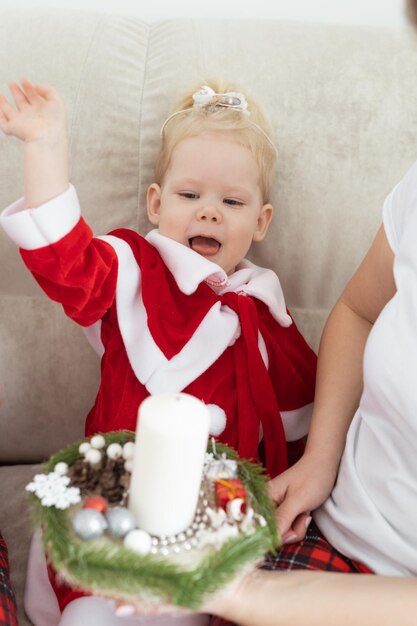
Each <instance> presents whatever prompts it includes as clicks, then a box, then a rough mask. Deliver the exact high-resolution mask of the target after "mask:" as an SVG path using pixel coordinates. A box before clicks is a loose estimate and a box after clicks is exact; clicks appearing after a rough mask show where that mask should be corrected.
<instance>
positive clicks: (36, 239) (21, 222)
mask: <svg viewBox="0 0 417 626" xmlns="http://www.w3.org/2000/svg"><path fill="white" fill-rule="evenodd" d="M80 216H81V211H80V205H79V202H78V197H77V192H76V191H75V189H74V187H73V186H72V185H70V186H69V187H68V189H67V191H65V192H64V193H62V194H61V195H60V196H57V197H56V198H53V199H52V200H49V201H48V202H45V204H41V205H40V206H39V207H37V208H36V209H25V207H24V204H23V198H21V199H20V200H17V201H16V202H14V203H13V204H11V205H10V206H8V207H7V208H6V209H5V210H4V211H3V212H2V213H1V215H0V225H1V226H2V227H3V229H4V230H5V231H6V233H7V235H8V236H9V237H10V239H12V240H13V241H14V242H15V243H16V244H17V245H18V246H19V248H23V249H24V250H37V249H38V248H44V247H45V246H49V245H51V244H52V243H56V242H57V241H59V240H60V239H62V238H63V237H65V235H68V233H70V232H71V230H72V229H73V228H74V227H75V226H76V224H77V223H78V221H79V219H80Z"/></svg>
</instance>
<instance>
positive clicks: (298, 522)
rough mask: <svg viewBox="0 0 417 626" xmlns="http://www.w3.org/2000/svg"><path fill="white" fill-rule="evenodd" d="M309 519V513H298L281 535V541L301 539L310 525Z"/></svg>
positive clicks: (287, 541) (286, 542) (295, 541)
mask: <svg viewBox="0 0 417 626" xmlns="http://www.w3.org/2000/svg"><path fill="white" fill-rule="evenodd" d="M311 519H312V518H311V515H310V513H301V514H300V515H298V516H297V517H296V519H295V520H294V522H293V523H292V525H291V527H290V528H289V529H288V530H287V532H286V533H284V534H283V535H281V541H282V543H283V544H288V543H298V542H299V541H302V540H303V539H304V537H305V534H306V532H307V528H308V527H309V525H310V522H311Z"/></svg>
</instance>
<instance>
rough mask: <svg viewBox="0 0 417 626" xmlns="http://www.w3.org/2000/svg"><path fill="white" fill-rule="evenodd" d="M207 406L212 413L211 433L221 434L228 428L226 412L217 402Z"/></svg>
mask: <svg viewBox="0 0 417 626" xmlns="http://www.w3.org/2000/svg"><path fill="white" fill-rule="evenodd" d="M206 406H207V408H208V410H209V413H210V435H214V436H217V435H220V433H222V432H223V431H224V429H225V428H226V413H225V412H224V411H223V409H222V408H221V407H219V406H218V405H217V404H207V405H206Z"/></svg>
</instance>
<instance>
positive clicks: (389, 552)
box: [205, 0, 417, 626]
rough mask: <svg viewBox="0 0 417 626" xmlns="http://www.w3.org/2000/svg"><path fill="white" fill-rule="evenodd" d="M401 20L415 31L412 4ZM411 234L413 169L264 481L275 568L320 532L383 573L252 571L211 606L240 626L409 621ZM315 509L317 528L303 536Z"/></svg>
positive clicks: (415, 587)
mask: <svg viewBox="0 0 417 626" xmlns="http://www.w3.org/2000/svg"><path fill="white" fill-rule="evenodd" d="M407 13H408V15H409V18H410V20H411V22H412V23H413V24H414V26H417V0H408V2H407ZM416 233H417V163H416V164H415V165H413V166H412V167H411V169H410V170H409V171H408V173H407V174H406V175H405V177H404V178H403V180H402V181H401V182H400V183H399V184H398V185H397V186H396V187H395V188H394V190H393V191H392V192H391V193H390V194H389V196H388V197H387V199H386V201H385V203H384V208H383V223H382V225H381V227H380V228H379V230H378V233H377V235H376V237H375V240H374V241H373V243H372V245H371V247H370V249H369V251H368V253H367V254H366V256H365V258H364V260H363V262H362V263H361V265H360V267H359V268H358V270H357V271H356V273H355V274H354V276H353V277H352V279H351V280H350V281H349V283H348V284H347V286H346V288H345V290H344V291H343V293H342V295H341V297H340V299H339V300H338V302H337V304H336V306H335V307H334V309H333V311H332V313H331V315H330V316H329V319H328V322H327V324H326V327H325V330H324V334H323V338H322V341H321V346H320V352H319V365H318V382H317V387H316V400H315V412H314V416H313V420H312V426H311V431H310V434H309V438H308V443H307V446H306V452H305V455H304V456H303V457H302V459H301V460H300V461H299V462H298V463H297V464H296V465H295V466H294V467H293V468H291V469H290V470H288V471H287V472H285V473H284V474H282V475H281V476H279V477H277V478H276V479H274V480H273V481H272V482H271V494H272V496H273V497H274V499H275V501H276V502H277V504H279V510H278V523H279V526H280V530H281V534H282V537H283V540H284V543H285V544H286V545H284V547H283V549H282V550H281V551H280V553H279V554H278V556H277V557H276V558H275V559H274V560H273V561H272V560H271V561H270V566H271V568H274V569H275V568H277V569H278V568H282V569H284V568H286V569H288V568H291V567H293V566H294V563H295V568H299V569H301V568H308V569H313V568H314V567H317V563H312V560H313V559H311V558H309V556H308V555H307V557H306V556H305V554H304V555H303V557H302V558H299V559H298V558H297V555H299V554H301V553H302V552H303V549H304V548H305V547H306V545H307V547H308V543H309V542H311V541H312V540H313V539H314V535H316V536H317V535H318V534H319V533H320V531H321V533H322V534H323V535H324V537H325V538H326V540H327V541H328V543H329V545H330V546H331V547H332V548H336V549H337V550H338V551H339V552H340V553H341V554H342V555H344V556H346V557H347V558H351V559H358V560H360V561H362V562H363V563H364V564H365V566H367V567H368V568H369V569H370V570H371V571H373V572H375V573H376V574H382V575H383V576H346V575H345V576H343V575H338V574H333V573H319V572H302V571H292V572H285V573H284V572H282V573H276V572H274V573H272V572H265V571H257V572H256V573H255V574H253V573H251V574H247V575H246V576H244V577H243V578H242V579H241V580H240V581H238V582H235V583H233V585H231V586H230V587H228V588H226V589H225V590H224V592H223V593H222V594H220V595H218V596H217V597H214V598H212V599H211V600H210V602H209V603H208V606H206V607H205V609H206V610H208V611H211V612H213V613H216V614H218V615H221V616H222V617H224V618H226V619H229V620H233V621H235V622H237V623H239V624H241V625H242V626H252V625H255V624H256V626H269V624H271V625H272V624H274V626H285V625H287V624H291V626H297V625H298V624H300V625H301V624H303V625H305V624H307V623H308V624H309V626H314V624H320V626H326V624H329V625H330V624H332V625H333V624H337V625H338V626H343V625H344V624H349V625H351V624H361V625H362V624H366V625H367V626H369V625H371V624H378V625H379V626H382V625H384V624H387V625H388V624H389V625H390V626H391V625H392V624H395V623H401V624H402V625H404V624H407V625H408V624H410V625H411V624H415V623H416V620H417V617H416V612H417V579H416V578H415V576H416V575H417V541H416V534H415V528H416V525H417V524H416V522H417V497H416V496H417V482H416V476H417V450H416V448H417V417H416V416H417V391H416V380H417V324H416V320H417V246H416ZM357 407H359V408H358V409H357ZM336 477H337V479H336ZM310 511H313V514H312V515H313V518H314V522H313V523H315V524H316V525H317V527H318V528H319V529H320V531H317V532H315V533H313V535H312V534H311V533H310V535H309V533H307V535H306V526H308V525H309V524H308V522H309V521H310V520H309V518H310ZM319 539H320V540H321V537H319ZM300 540H301V543H298V542H300ZM307 551H308V550H307ZM318 567H320V566H318ZM322 567H323V569H331V564H329V563H328V562H324V563H322Z"/></svg>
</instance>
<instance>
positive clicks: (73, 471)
mask: <svg viewBox="0 0 417 626" xmlns="http://www.w3.org/2000/svg"><path fill="white" fill-rule="evenodd" d="M99 475H100V471H99V470H97V469H96V468H94V467H92V465H91V464H90V463H87V461H84V460H83V459H79V460H78V461H75V463H74V464H73V465H71V467H70V468H69V470H68V476H69V477H70V479H71V484H72V485H73V486H74V487H79V489H80V490H81V492H82V493H89V492H91V491H94V489H95V488H96V487H97V484H98V481H99Z"/></svg>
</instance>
